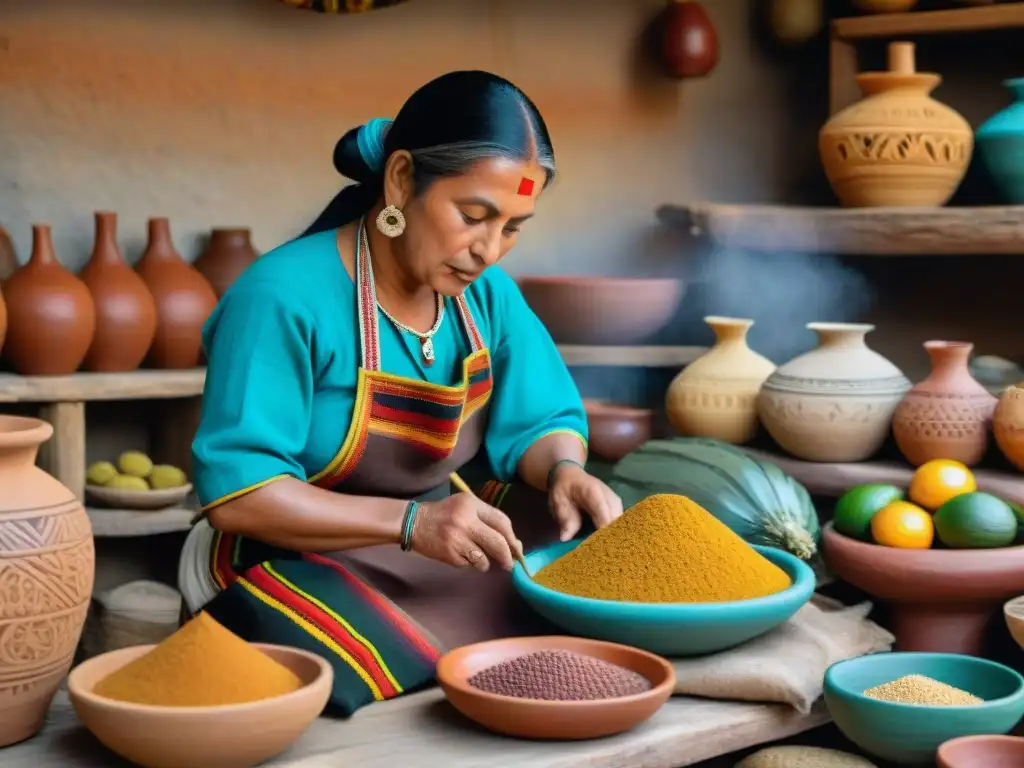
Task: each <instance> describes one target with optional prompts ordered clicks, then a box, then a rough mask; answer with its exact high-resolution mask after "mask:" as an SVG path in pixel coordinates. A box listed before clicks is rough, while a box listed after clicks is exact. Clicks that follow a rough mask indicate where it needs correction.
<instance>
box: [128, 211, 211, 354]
mask: <svg viewBox="0 0 1024 768" xmlns="http://www.w3.org/2000/svg"><path fill="white" fill-rule="evenodd" d="M135 269H136V271H137V272H138V273H139V275H140V276H141V277H142V279H143V280H144V281H145V283H146V286H147V287H148V288H149V291H150V293H152V294H153V298H154V299H155V300H156V315H157V322H156V336H155V337H154V339H153V344H152V346H151V347H150V350H149V362H150V364H151V365H152V366H153V367H154V368H195V367H196V366H197V365H199V359H200V357H201V355H202V347H203V339H202V334H203V324H204V323H205V322H206V319H207V318H208V317H209V316H210V313H211V312H213V308H214V307H215V306H217V295H216V294H215V293H214V292H213V288H212V287H211V286H210V282H209V281H208V280H207V279H206V278H205V277H203V276H202V275H201V274H200V273H199V270H197V269H196V268H195V267H193V266H192V265H191V264H189V263H188V262H186V261H185V260H184V259H182V258H181V255H180V254H179V253H178V252H177V251H176V250H175V249H174V243H173V242H172V241H171V225H170V222H169V221H168V220H167V219H165V218H156V219H150V220H149V244H148V245H147V246H146V252H145V253H144V254H143V256H142V258H141V259H140V260H139V263H138V264H136V265H135Z"/></svg>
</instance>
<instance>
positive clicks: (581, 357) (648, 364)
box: [558, 344, 708, 368]
mask: <svg viewBox="0 0 1024 768" xmlns="http://www.w3.org/2000/svg"><path fill="white" fill-rule="evenodd" d="M558 351H559V352H561V353H562V359H563V360H564V361H565V364H566V365H568V366H583V365H595V366H608V367H635V368H678V367H682V366H684V365H689V364H690V363H692V362H693V361H694V360H696V359H697V358H698V357H700V356H701V355H703V354H704V353H705V352H707V351H708V348H707V347H591V346H582V345H574V344H560V345H559V346H558Z"/></svg>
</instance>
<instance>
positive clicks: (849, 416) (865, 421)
mask: <svg viewBox="0 0 1024 768" xmlns="http://www.w3.org/2000/svg"><path fill="white" fill-rule="evenodd" d="M807 327H808V328H809V329H810V330H812V331H814V332H815V333H817V334H818V346H817V348H815V349H813V350H811V351H810V352H806V353H804V354H802V355H800V356H799V357H797V358H795V359H793V360H790V361H789V362H788V363H786V364H785V365H783V366H780V367H779V369H778V370H777V371H775V373H773V374H772V375H771V376H769V377H768V379H767V381H765V383H764V385H763V386H762V387H761V394H760V395H759V396H758V399H757V410H758V415H759V416H760V418H761V423H762V424H764V426H765V429H767V430H768V433H769V434H770V435H771V436H772V438H773V439H774V440H775V442H777V443H778V444H779V445H780V446H782V448H784V449H785V450H786V451H788V452H789V453H791V454H793V455H794V456H796V457H797V458H799V459H804V460H806V461H823V462H851V461H863V460H864V459H867V458H869V457H870V456H871V455H872V454H874V453H876V452H877V451H878V449H879V448H881V447H882V444H883V443H884V442H885V438H886V436H887V435H888V434H889V426H890V424H891V423H892V415H893V413H894V412H895V410H896V406H897V405H899V403H900V401H901V400H902V399H903V396H904V395H906V394H907V391H908V390H909V389H910V381H908V380H907V377H906V376H904V375H903V373H902V372H901V371H900V369H899V368H897V367H896V366H895V365H893V364H892V363H891V362H889V361H888V360H886V359H885V358H884V357H882V356H881V355H880V354H878V353H877V352H875V351H874V350H872V349H869V348H868V346H867V344H866V342H865V340H864V337H865V336H866V335H867V334H868V333H870V332H871V331H873V330H874V328H875V327H874V326H873V325H862V324H854V323H809V324H808V325H807Z"/></svg>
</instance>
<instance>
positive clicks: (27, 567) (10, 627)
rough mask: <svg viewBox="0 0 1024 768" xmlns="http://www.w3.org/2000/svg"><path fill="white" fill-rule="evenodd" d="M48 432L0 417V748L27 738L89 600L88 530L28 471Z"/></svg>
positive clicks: (57, 492)
mask: <svg viewBox="0 0 1024 768" xmlns="http://www.w3.org/2000/svg"><path fill="white" fill-rule="evenodd" d="M52 435H53V427H51V426H50V425H49V424H47V423H46V422H45V421H40V420H39V419H29V418H24V417H21V416H0V638H2V642H0V747H5V746H7V745H9V744H13V743H15V742H18V741H22V740H24V739H27V738H29V737H31V736H33V735H35V734H36V733H37V732H38V731H39V729H40V728H41V727H42V725H43V719H44V718H45V716H46V711H47V709H49V707H50V702H51V700H52V699H53V695H54V694H55V693H56V692H57V689H58V688H59V687H60V684H61V681H63V679H64V676H65V675H66V674H67V672H68V669H69V668H70V666H71V660H72V658H73V656H74V653H75V648H76V646H77V645H78V639H79V636H80V635H81V633H82V627H83V625H84V624H85V616H86V612H87V611H88V609H89V601H90V599H91V596H92V586H93V570H94V565H95V557H94V553H93V539H92V528H91V527H90V525H89V518H88V516H87V515H86V514H85V510H84V509H83V508H82V505H81V504H80V503H79V502H78V500H77V499H76V498H75V496H74V494H73V493H71V491H69V490H68V489H67V488H65V487H64V486H63V485H61V484H60V483H59V482H57V481H56V480H55V479H54V478H52V477H50V475H48V474H46V473H45V472H43V471H42V470H41V469H39V468H37V467H36V466H35V460H36V454H37V453H38V452H39V446H40V445H42V444H43V443H44V442H46V441H47V440H49V439H50V437H51V436H52Z"/></svg>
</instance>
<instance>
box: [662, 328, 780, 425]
mask: <svg viewBox="0 0 1024 768" xmlns="http://www.w3.org/2000/svg"><path fill="white" fill-rule="evenodd" d="M704 322H705V323H707V324H708V325H710V326H711V330H713V331H714V332H715V338H716V342H715V345H714V346H713V347H712V348H711V349H710V350H709V351H708V352H707V353H706V354H704V355H702V356H701V357H699V358H698V359H697V360H695V361H694V362H693V363H691V364H690V365H688V366H687V367H686V368H684V369H683V370H682V371H680V373H679V375H678V376H676V377H675V379H673V380H672V383H671V384H670V385H669V388H668V394H667V395H666V397H665V409H666V412H667V414H668V419H669V421H670V422H671V423H672V426H673V427H675V428H676V430H677V431H678V432H679V433H680V434H683V435H690V436H693V437H712V438H715V439H716V440H723V441H724V442H727V443H733V444H734V445H742V444H744V443H748V442H750V441H751V440H753V439H754V437H755V435H756V434H757V426H758V421H757V395H758V393H759V392H760V391H761V385H762V384H763V383H764V381H765V379H767V378H768V377H769V376H771V375H772V373H774V371H775V364H774V363H773V362H772V361H771V360H769V359H768V358H766V357H763V356H762V355H759V354H758V353H757V352H755V351H754V350H752V349H751V348H750V347H749V346H747V332H748V331H749V330H750V327H751V326H752V325H753V324H754V321H753V320H745V319H741V318H735V317H705V318H704Z"/></svg>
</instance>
